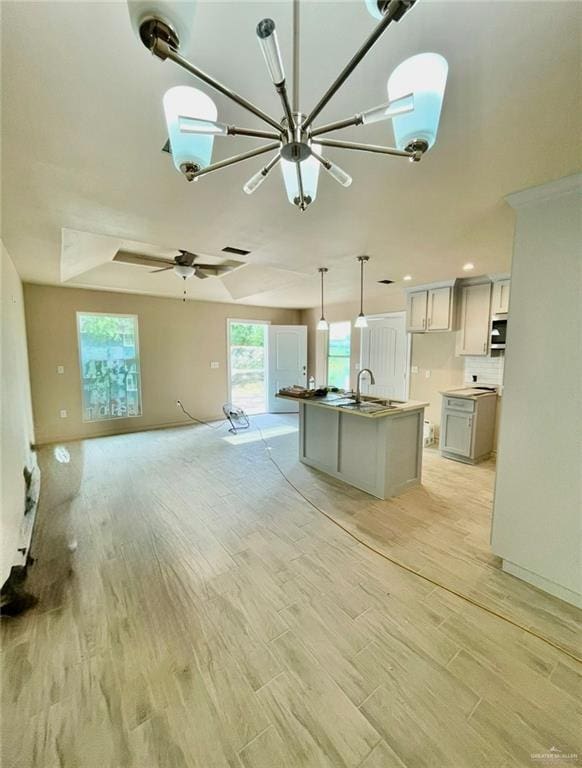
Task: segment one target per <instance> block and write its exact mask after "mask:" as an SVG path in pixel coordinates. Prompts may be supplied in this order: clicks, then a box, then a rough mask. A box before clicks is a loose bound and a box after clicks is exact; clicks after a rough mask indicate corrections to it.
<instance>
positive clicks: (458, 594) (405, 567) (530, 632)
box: [256, 424, 582, 664]
mask: <svg viewBox="0 0 582 768" xmlns="http://www.w3.org/2000/svg"><path fill="white" fill-rule="evenodd" d="M256 428H257V429H258V431H259V435H260V437H261V440H262V441H263V444H264V446H265V450H266V452H267V456H268V457H269V460H270V461H271V462H272V463H273V465H274V466H275V467H276V469H277V471H278V472H279V474H280V475H281V477H282V478H283V480H285V482H286V483H288V485H289V486H290V487H291V488H293V490H294V491H295V492H296V493H298V494H299V496H301V498H302V499H303V500H304V501H306V502H307V503H308V504H309V505H310V506H311V507H313V509H315V511H316V512H319V514H321V515H323V516H324V517H325V518H327V519H328V520H329V521H330V522H331V523H333V524H334V525H335V526H337V527H338V528H339V529H340V530H342V531H343V532H344V533H347V535H348V536H350V537H351V538H352V539H354V541H357V542H358V544H361V545H362V546H363V547H366V549H368V550H369V551H370V552H373V553H374V554H376V555H379V556H380V557H382V558H384V560H387V561H388V562H389V563H392V564H393V565H396V566H398V568H402V570H404V571H407V572H408V573H410V574H412V575H413V576H417V577H418V578H420V579H423V581H427V582H428V583H429V584H432V585H433V586H435V587H439V588H440V589H444V590H445V592H448V593H449V594H451V595H454V596H455V597H458V598H460V599H461V600H464V601H465V602H467V603H470V604H471V605H474V606H475V607H476V608H480V609H481V610H482V611H486V612H487V613H488V614H490V615H491V616H495V617H496V618H497V619H501V620H502V621H505V622H507V623H508V624H511V625H512V626H513V627H517V629H521V630H522V631H523V632H527V634H528V635H531V636H532V637H535V638H537V639H538V640H541V641H542V642H543V643H546V645H549V646H551V647H552V648H554V649H555V650H556V651H560V653H563V654H564V655H565V656H568V657H569V658H570V659H573V660H574V661H577V662H578V663H579V664H582V658H580V657H578V656H576V655H575V654H573V653H571V652H570V651H568V650H567V649H566V648H563V647H562V646H561V645H558V644H557V643H554V641H553V640H550V639H549V638H547V637H544V636H543V635H538V633H537V632H534V631H533V630H531V629H529V628H528V627H525V626H524V625H523V624H520V623H519V622H517V621H514V620H513V619H510V618H509V617H508V616H505V615H504V614H502V613H497V611H494V610H493V609H491V608H488V607H487V606H486V605H483V603H480V602H478V601H477V600H474V599H473V598H472V597H469V596H468V595H464V594H463V593H462V592H457V591H456V590H455V589H451V588H450V587H447V586H446V585H445V584H442V583H441V582H439V581H435V579H431V578H430V577H429V576H425V575H424V574H423V573H419V572H418V571H415V570H414V568H411V567H410V566H409V565H406V564H405V563H401V562H400V561H399V560H394V558H392V557H390V556H389V555H387V554H386V553H385V552H382V550H380V549H376V547H373V546H372V545H371V544H368V542H367V541H364V539H361V538H360V537H359V536H357V535H356V534H355V533H354V532H353V531H350V529H349V528H346V527H345V526H344V525H342V524H341V523H340V522H339V521H338V520H336V519H335V518H334V517H333V516H332V515H330V514H328V513H327V512H325V511H324V510H323V509H321V508H320V507H318V506H317V504H315V503H314V502H313V501H311V499H309V498H308V497H307V496H306V495H305V494H304V493H303V491H301V490H300V489H299V488H298V487H297V486H296V485H295V484H294V483H293V481H292V480H290V479H289V478H288V477H287V475H286V474H285V472H284V471H283V469H282V468H281V466H280V465H279V463H278V462H277V460H276V459H274V458H273V453H272V448H271V446H270V445H269V444H268V443H267V441H266V440H265V437H264V435H263V432H262V430H261V428H260V426H259V425H258V424H256Z"/></svg>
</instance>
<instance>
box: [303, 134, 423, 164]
mask: <svg viewBox="0 0 582 768" xmlns="http://www.w3.org/2000/svg"><path fill="white" fill-rule="evenodd" d="M317 143H318V144H321V146H322V147H336V148H337V149H355V150H359V151H360V152H375V153H377V154H380V155H394V156H396V157H408V158H409V159H412V160H420V157H421V156H422V153H420V152H406V151H405V150H402V149H396V148H395V147H381V146H378V145H377V144H357V143H356V142H353V141H337V140H336V139H319V141H318V142H317Z"/></svg>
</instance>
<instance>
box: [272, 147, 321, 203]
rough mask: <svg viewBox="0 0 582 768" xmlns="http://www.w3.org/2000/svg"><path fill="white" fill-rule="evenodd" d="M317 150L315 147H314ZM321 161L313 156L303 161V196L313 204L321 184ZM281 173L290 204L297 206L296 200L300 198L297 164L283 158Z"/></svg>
mask: <svg viewBox="0 0 582 768" xmlns="http://www.w3.org/2000/svg"><path fill="white" fill-rule="evenodd" d="M314 149H315V145H314ZM320 165H321V164H320V162H319V160H316V159H315V158H314V157H313V155H309V157H308V158H306V159H305V160H302V161H301V178H302V181H303V194H304V195H305V197H309V198H310V202H313V201H314V200H315V198H316V197H317V184H318V182H319V168H320ZM281 172H282V173H283V181H284V183H285V190H286V192H287V197H288V199H289V202H290V203H292V204H293V205H295V200H296V199H297V198H298V197H299V182H298V180H297V164H296V163H294V162H292V161H290V160H285V159H284V158H281Z"/></svg>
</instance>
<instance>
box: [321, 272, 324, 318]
mask: <svg viewBox="0 0 582 768" xmlns="http://www.w3.org/2000/svg"><path fill="white" fill-rule="evenodd" d="M321 319H322V320H323V319H324V314H323V269H322V270H321Z"/></svg>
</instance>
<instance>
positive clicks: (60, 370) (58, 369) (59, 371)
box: [57, 365, 65, 373]
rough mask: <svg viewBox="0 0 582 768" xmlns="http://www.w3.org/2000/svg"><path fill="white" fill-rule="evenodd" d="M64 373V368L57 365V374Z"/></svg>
mask: <svg viewBox="0 0 582 768" xmlns="http://www.w3.org/2000/svg"><path fill="white" fill-rule="evenodd" d="M64 372H65V366H64V365H57V373H64Z"/></svg>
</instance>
